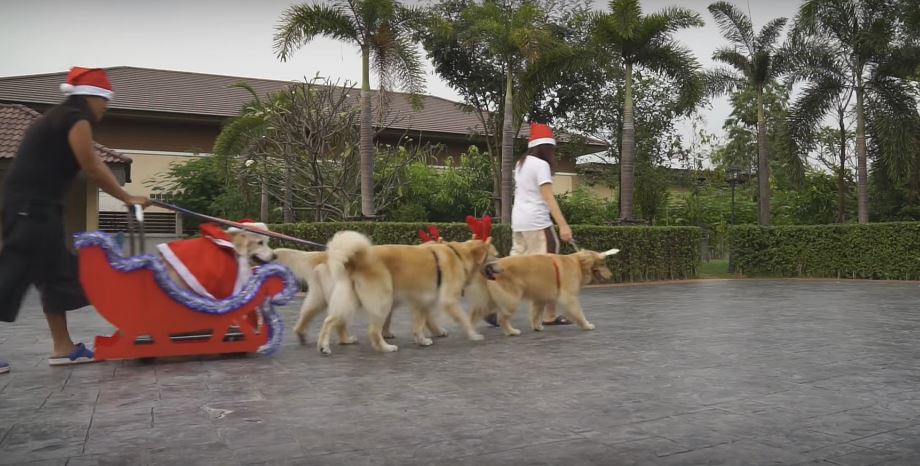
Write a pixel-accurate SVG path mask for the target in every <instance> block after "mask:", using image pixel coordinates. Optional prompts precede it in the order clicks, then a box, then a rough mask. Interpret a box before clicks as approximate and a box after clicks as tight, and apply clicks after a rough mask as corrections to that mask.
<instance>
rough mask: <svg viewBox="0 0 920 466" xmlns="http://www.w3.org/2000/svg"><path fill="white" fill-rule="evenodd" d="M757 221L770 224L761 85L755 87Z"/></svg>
mask: <svg viewBox="0 0 920 466" xmlns="http://www.w3.org/2000/svg"><path fill="white" fill-rule="evenodd" d="M757 206H758V209H757V210H758V212H757V223H758V224H760V225H761V226H767V225H769V224H770V155H769V153H768V152H767V122H766V118H765V117H764V109H763V87H760V88H758V89H757Z"/></svg>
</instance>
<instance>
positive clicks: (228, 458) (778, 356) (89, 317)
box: [0, 280, 920, 466]
mask: <svg viewBox="0 0 920 466" xmlns="http://www.w3.org/2000/svg"><path fill="white" fill-rule="evenodd" d="M918 298H920V285H918V284H917V283H879V282H849V281H841V282H833V281H828V282H822V281H781V280H745V281H697V282H689V283H676V284H663V285H639V286H624V287H608V288H592V289H587V290H585V291H584V293H583V303H584V307H585V311H586V313H587V314H588V317H589V319H590V320H591V321H592V322H593V323H595V324H596V325H597V330H594V331H592V332H582V331H580V330H579V329H578V328H576V327H575V326H565V327H547V329H546V331H545V332H543V333H534V332H532V331H530V330H529V329H528V328H527V326H526V319H527V317H526V314H527V312H526V309H524V308H522V309H521V310H520V311H519V312H518V314H517V315H516V317H515V324H516V326H518V327H520V328H521V329H522V330H524V333H523V334H522V335H521V336H519V337H513V338H508V337H504V336H502V335H501V334H500V332H499V330H498V329H493V328H482V331H483V333H484V334H485V335H486V339H485V341H482V342H470V341H466V340H465V339H464V338H462V337H461V336H460V332H459V331H458V328H457V326H456V325H454V324H453V322H450V321H449V320H448V319H447V318H446V317H445V316H440V317H439V318H440V319H441V320H442V321H443V322H444V323H445V325H446V326H447V328H448V329H449V330H452V333H451V335H450V336H449V337H448V338H445V339H438V340H437V341H436V343H435V345H434V346H432V347H428V348H420V347H417V346H415V345H414V343H413V342H412V340H411V338H410V335H409V319H408V312H406V311H405V310H398V311H397V314H396V317H395V318H394V323H393V329H394V332H395V333H397V340H396V344H398V345H399V346H400V349H399V351H398V352H396V353H392V354H376V353H374V352H373V351H372V350H371V348H370V345H369V344H368V342H367V338H366V330H365V329H366V326H365V320H364V319H363V317H361V316H360V315H359V317H357V318H356V321H355V322H354V324H353V327H352V330H353V333H354V334H355V335H357V336H358V337H359V339H360V343H359V344H358V345H355V346H348V347H343V346H336V347H334V348H333V351H334V354H333V355H332V356H328V357H327V356H322V355H320V354H319V353H318V352H317V351H316V348H315V345H314V344H315V341H316V332H317V330H318V327H319V324H320V321H317V322H316V323H315V325H314V326H313V328H312V329H311V333H310V340H309V345H308V346H306V347H302V346H300V345H299V344H298V343H297V339H296V338H293V337H292V336H291V335H290V331H289V329H290V327H291V326H292V325H293V323H294V319H295V317H296V312H297V308H298V307H299V304H300V302H299V300H297V301H295V302H294V303H292V304H291V305H290V306H288V307H286V308H285V309H284V316H285V320H286V324H287V325H286V326H287V330H288V334H287V335H285V344H284V348H283V350H282V351H281V353H280V354H278V355H276V356H274V357H262V356H250V357H235V358H191V359H171V360H164V361H157V362H154V363H142V362H134V361H131V362H101V363H96V364H89V365H83V366H74V367H66V368H50V367H48V366H47V362H46V358H47V355H48V351H49V343H48V335H47V328H46V325H45V323H44V319H43V316H42V315H41V312H40V310H39V307H38V303H37V299H36V298H35V296H31V297H30V298H29V300H28V304H27V308H26V309H24V310H23V312H22V315H21V317H20V321H19V322H17V323H15V324H11V325H3V326H0V358H6V359H9V360H10V361H11V363H12V364H13V370H12V372H11V373H10V374H6V375H0V464H2V465H6V464H17V465H22V464H25V465H65V464H66V465H68V466H90V465H109V464H112V465H115V464H131V465H158V464H183V465H194V464H215V465H216V464H220V465H249V464H272V465H275V464H291V465H295V464H296V465H300V464H304V465H326V464H329V465H416V464H425V465H431V464H451V465H453V464H456V465H475V466H482V465H492V464H495V465H519V464H520V465H562V464H566V465H582V464H597V465H633V464H635V465H651V466H672V465H704V464H706V465H761V464H763V465H779V464H783V465H794V464H816V465H817V464H821V465H843V466H868V465H918V464H920V309H918V304H920V299H918ZM70 317H71V329H72V332H73V333H74V335H75V337H76V338H79V339H81V340H83V341H86V342H88V343H91V342H92V336H93V335H96V334H108V333H110V332H111V330H112V329H111V327H110V326H109V325H108V324H107V323H106V322H105V321H104V320H103V319H102V318H101V317H99V316H98V315H96V314H95V313H94V312H93V311H92V310H91V309H87V310H81V311H77V312H74V313H71V314H70ZM479 325H480V327H485V324H479Z"/></svg>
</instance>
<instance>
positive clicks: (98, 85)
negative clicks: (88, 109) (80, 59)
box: [61, 66, 115, 100]
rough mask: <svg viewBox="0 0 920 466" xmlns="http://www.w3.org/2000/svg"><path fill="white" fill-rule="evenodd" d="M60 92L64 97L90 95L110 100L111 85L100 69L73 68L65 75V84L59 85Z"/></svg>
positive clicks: (111, 94) (113, 94)
mask: <svg viewBox="0 0 920 466" xmlns="http://www.w3.org/2000/svg"><path fill="white" fill-rule="evenodd" d="M61 92H63V93H64V95H66V96H71V95H92V96H97V97H102V98H104V99H105V100H112V97H115V93H114V92H112V83H110V82H109V77H108V75H106V73H105V70H104V69H102V68H81V67H79V66H75V67H73V68H71V69H70V73H67V82H66V83H64V84H61Z"/></svg>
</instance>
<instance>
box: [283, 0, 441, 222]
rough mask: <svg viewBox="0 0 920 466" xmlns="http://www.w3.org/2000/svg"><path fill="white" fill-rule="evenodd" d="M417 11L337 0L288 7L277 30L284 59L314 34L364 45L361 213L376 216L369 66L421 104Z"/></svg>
mask: <svg viewBox="0 0 920 466" xmlns="http://www.w3.org/2000/svg"><path fill="white" fill-rule="evenodd" d="M416 15H417V11H416V10H414V9H410V8H406V7H404V6H402V5H401V4H400V3H399V2H398V1H396V0H334V1H332V2H328V3H315V4H312V5H309V4H302V5H295V6H292V7H290V8H288V9H287V10H286V11H285V12H284V14H283V16H282V18H281V21H280V23H279V25H278V27H277V30H276V32H275V53H276V54H277V56H278V58H279V59H281V60H282V61H286V60H287V59H288V58H289V57H290V56H291V55H292V54H293V53H294V51H295V50H296V49H298V48H300V47H301V46H303V45H306V44H307V43H309V42H310V41H312V40H313V39H314V38H315V37H316V36H328V37H332V38H334V39H338V40H341V41H344V42H348V43H351V44H353V45H355V46H357V47H358V48H359V49H360V50H361V70H362V73H361V144H360V152H361V213H362V215H363V216H364V217H366V218H373V217H374V216H375V208H374V133H373V126H372V125H373V122H372V117H371V116H372V113H371V96H370V93H371V90H370V89H371V88H370V70H371V66H372V65H373V67H374V71H376V72H377V76H378V78H379V79H380V87H381V91H384V90H385V89H387V87H388V86H389V85H390V84H391V83H395V84H399V85H401V86H402V87H403V88H404V89H405V90H407V91H408V92H409V95H410V99H411V100H412V102H413V105H415V106H416V107H418V106H419V105H420V102H421V98H420V97H419V96H420V94H421V93H422V92H424V82H425V73H424V69H423V68H422V63H421V58H420V56H419V54H418V52H417V50H416V49H415V45H414V44H413V43H412V41H411V29H412V25H413V22H414V19H415V18H416ZM382 95H383V92H381V96H382Z"/></svg>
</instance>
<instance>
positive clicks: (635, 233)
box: [271, 222, 701, 282]
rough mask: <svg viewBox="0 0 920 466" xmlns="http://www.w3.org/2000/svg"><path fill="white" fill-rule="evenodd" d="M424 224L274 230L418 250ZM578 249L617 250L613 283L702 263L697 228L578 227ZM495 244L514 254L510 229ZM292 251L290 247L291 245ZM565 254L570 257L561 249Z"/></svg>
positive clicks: (445, 232) (682, 271) (455, 228)
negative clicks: (355, 236)
mask: <svg viewBox="0 0 920 466" xmlns="http://www.w3.org/2000/svg"><path fill="white" fill-rule="evenodd" d="M425 226H426V225H425V224H422V223H391V222H380V223H371V222H358V223H297V224H285V225H272V226H271V228H272V230H274V231H277V232H280V233H284V234H287V235H290V236H295V237H298V238H303V239H308V240H311V241H317V242H323V243H325V242H326V241H328V240H329V238H331V237H332V235H334V234H335V233H336V232H337V231H341V230H355V231H359V232H361V233H364V234H366V235H368V236H369V237H370V238H371V239H372V241H373V242H374V243H375V244H418V243H419V241H420V240H419V238H418V230H419V229H422V228H425ZM438 228H440V230H441V235H442V236H443V237H444V238H445V239H447V240H451V241H464V240H467V239H469V237H470V232H469V229H467V226H466V224H463V223H444V224H438ZM572 232H573V234H574V236H575V239H576V241H577V242H578V245H579V246H580V247H583V248H587V249H593V250H596V251H605V250H607V249H610V248H617V249H619V250H620V253H619V254H617V255H616V256H613V257H612V258H610V259H609V261H608V263H609V264H610V270H611V271H612V272H613V280H611V281H614V282H631V281H648V280H675V279H685V278H694V277H696V275H697V270H698V267H699V263H700V246H699V245H700V239H701V232H700V229H699V228H695V227H608V226H589V225H574V226H572ZM492 238H493V239H492V241H493V243H494V244H495V246H496V248H497V249H498V251H499V253H500V254H502V255H507V254H508V251H509V250H510V249H511V229H510V228H508V227H507V226H506V225H495V227H494V228H493V232H492ZM288 246H290V245H288ZM562 252H563V253H568V252H572V249H571V247H570V246H567V245H563V250H562Z"/></svg>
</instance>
